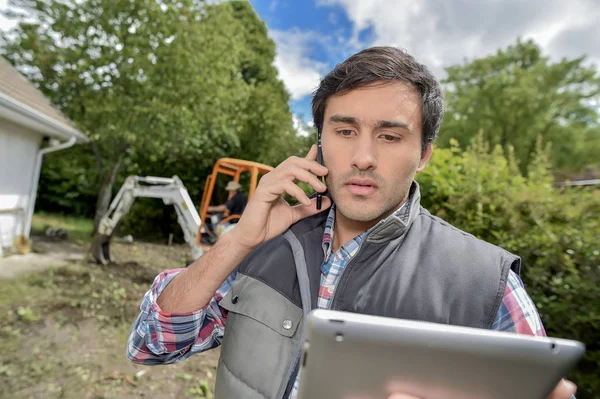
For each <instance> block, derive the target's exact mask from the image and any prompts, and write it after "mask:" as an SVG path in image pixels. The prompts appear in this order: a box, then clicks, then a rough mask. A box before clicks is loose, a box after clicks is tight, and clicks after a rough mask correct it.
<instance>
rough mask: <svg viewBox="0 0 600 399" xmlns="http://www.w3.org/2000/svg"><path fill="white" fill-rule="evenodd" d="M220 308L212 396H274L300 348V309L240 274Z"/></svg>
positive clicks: (280, 295)
mask: <svg viewBox="0 0 600 399" xmlns="http://www.w3.org/2000/svg"><path fill="white" fill-rule="evenodd" d="M220 305H221V307H223V308H224V309H226V310H227V311H228V315H227V321H226V326H225V335H224V337H223V342H222V346H221V358H220V360H219V362H220V364H219V370H218V373H217V381H216V393H217V396H216V397H218V398H254V397H256V396H255V395H260V396H262V397H264V398H269V399H270V398H275V397H277V394H278V392H279V390H280V388H281V385H282V384H284V383H286V381H284V380H285V378H286V376H287V373H288V370H289V368H290V365H291V364H292V362H293V360H294V359H295V354H296V352H297V350H298V347H299V345H300V343H299V334H298V331H300V330H299V329H298V326H299V324H300V323H302V322H303V320H302V314H303V313H302V309H301V308H300V307H298V306H296V305H295V304H294V303H292V302H291V301H290V300H289V299H287V298H286V297H285V296H283V295H282V294H280V293H279V292H278V291H276V290H275V289H273V288H271V287H270V286H268V285H266V284H265V283H263V282H262V281H260V280H256V279H254V278H251V277H248V276H245V275H243V274H241V273H238V275H237V277H236V280H235V281H234V282H233V284H232V286H231V288H230V290H229V291H228V293H227V294H226V295H225V296H224V297H223V299H222V300H221V301H220Z"/></svg>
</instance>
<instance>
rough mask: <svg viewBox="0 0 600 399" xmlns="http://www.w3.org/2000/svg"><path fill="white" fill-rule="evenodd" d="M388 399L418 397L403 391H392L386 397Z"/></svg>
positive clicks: (413, 398) (411, 398) (414, 398)
mask: <svg viewBox="0 0 600 399" xmlns="http://www.w3.org/2000/svg"><path fill="white" fill-rule="evenodd" d="M388 399H419V398H417V397H416V396H412V395H405V394H403V393H394V394H392V395H390V396H389V397H388Z"/></svg>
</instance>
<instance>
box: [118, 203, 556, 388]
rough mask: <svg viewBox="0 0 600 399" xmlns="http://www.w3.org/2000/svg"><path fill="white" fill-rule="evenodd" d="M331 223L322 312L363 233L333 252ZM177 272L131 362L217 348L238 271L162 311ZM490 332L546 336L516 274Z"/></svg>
mask: <svg viewBox="0 0 600 399" xmlns="http://www.w3.org/2000/svg"><path fill="white" fill-rule="evenodd" d="M407 202H408V201H407ZM395 215H397V216H399V217H403V218H406V217H408V210H407V209H405V207H404V205H403V206H402V207H400V209H398V210H397V211H396V212H395ZM334 223H335V209H334V207H333V206H332V207H331V210H330V212H329V216H328V217H327V222H326V224H325V231H324V234H323V251H324V254H325V261H324V263H323V265H321V272H322V274H321V286H320V289H319V298H318V301H317V306H318V307H319V308H322V309H327V308H329V305H330V299H331V295H332V293H333V291H334V289H335V286H336V283H337V282H338V279H339V276H340V274H341V272H342V270H343V269H344V266H345V265H346V264H347V263H348V261H349V260H350V259H352V257H353V256H354V255H355V254H356V252H357V251H358V248H359V246H360V243H361V240H362V238H363V237H364V235H365V233H362V234H360V235H358V236H357V237H355V238H354V239H352V240H350V241H349V242H347V243H346V244H345V245H343V246H342V247H340V249H338V250H337V251H336V252H335V253H332V245H331V243H332V242H333V226H334ZM380 223H383V221H381V222H380ZM181 270H183V269H175V270H168V271H165V272H163V273H161V274H160V275H158V276H157V277H156V279H155V280H154V283H153V284H152V286H151V288H150V290H149V291H148V292H147V293H146V295H145V296H144V299H143V301H142V305H141V313H140V314H139V316H138V318H137V320H136V322H135V324H134V328H133V330H132V333H131V335H130V337H129V342H128V346H127V355H128V357H129V358H130V359H131V360H132V361H134V362H135V363H140V364H168V363H175V362H179V361H181V360H184V359H186V358H188V357H189V356H191V355H193V354H195V353H200V352H203V351H206V350H208V349H211V348H215V347H217V346H219V345H220V344H221V340H222V338H223V334H224V332H225V322H226V320H227V311H226V310H225V309H222V308H221V307H220V306H219V302H220V300H221V299H222V298H223V296H224V295H225V294H226V293H227V291H228V290H229V288H230V287H231V284H232V283H233V281H234V280H235V276H236V273H237V271H234V272H233V273H232V274H231V275H230V276H229V277H228V278H227V280H225V282H224V283H223V284H222V285H221V287H220V288H219V289H218V290H217V292H216V293H215V295H214V296H213V298H212V299H211V300H210V302H209V304H208V305H207V306H206V307H204V308H203V309H201V310H199V311H196V312H191V313H185V314H174V313H166V312H163V311H162V310H161V309H160V308H159V307H158V305H157V304H156V300H157V298H158V296H159V295H160V293H161V292H162V291H163V290H164V288H165V287H166V286H167V285H168V284H169V282H170V281H171V280H172V279H173V278H174V277H175V276H176V275H177V273H179V272H180V271H181ZM492 330H499V331H507V332H514V333H518V334H527V335H538V336H545V335H546V333H545V331H544V328H543V326H542V321H541V320H540V317H539V315H538V312H537V309H536V307H535V305H534V303H533V301H532V300H531V298H530V297H529V295H528V294H527V292H526V291H525V288H524V287H523V283H522V281H521V279H520V278H519V276H518V275H516V274H515V273H514V272H512V271H510V272H509V275H508V279H507V284H506V289H505V292H504V297H503V300H502V304H501V306H500V309H499V310H498V313H497V314H496V318H495V321H494V323H493V325H492ZM299 377H300V375H299V374H298V377H297V378H296V380H295V382H294V388H293V390H292V392H291V395H290V398H295V397H296V393H297V389H298V381H299Z"/></svg>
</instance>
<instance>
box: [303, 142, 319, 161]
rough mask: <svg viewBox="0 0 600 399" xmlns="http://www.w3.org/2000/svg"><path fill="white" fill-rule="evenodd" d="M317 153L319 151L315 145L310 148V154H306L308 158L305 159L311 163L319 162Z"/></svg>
mask: <svg viewBox="0 0 600 399" xmlns="http://www.w3.org/2000/svg"><path fill="white" fill-rule="evenodd" d="M317 151H318V147H317V145H316V144H313V145H311V146H310V150H308V154H306V157H304V158H305V159H308V160H309V161H316V160H317Z"/></svg>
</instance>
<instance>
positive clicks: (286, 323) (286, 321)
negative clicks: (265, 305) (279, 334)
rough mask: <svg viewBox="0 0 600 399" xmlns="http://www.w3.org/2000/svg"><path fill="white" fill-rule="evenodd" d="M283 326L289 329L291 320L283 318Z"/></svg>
mask: <svg viewBox="0 0 600 399" xmlns="http://www.w3.org/2000/svg"><path fill="white" fill-rule="evenodd" d="M283 328H284V329H286V330H289V329H291V328H292V321H291V320H287V319H286V320H284V321H283Z"/></svg>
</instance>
